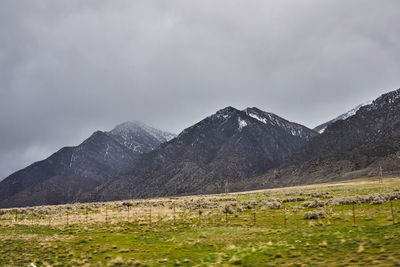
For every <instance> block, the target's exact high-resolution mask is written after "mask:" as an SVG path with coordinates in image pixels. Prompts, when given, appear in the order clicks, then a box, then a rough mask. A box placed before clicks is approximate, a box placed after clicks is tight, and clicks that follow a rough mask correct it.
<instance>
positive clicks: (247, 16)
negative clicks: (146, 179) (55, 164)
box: [0, 0, 400, 179]
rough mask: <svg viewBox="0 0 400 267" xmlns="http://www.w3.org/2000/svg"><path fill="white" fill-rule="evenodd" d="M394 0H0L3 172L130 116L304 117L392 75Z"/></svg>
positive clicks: (173, 122)
mask: <svg viewBox="0 0 400 267" xmlns="http://www.w3.org/2000/svg"><path fill="white" fill-rule="evenodd" d="M399 47H400V1H398V0H379V1H366V0H312V1H311V0H301V1H300V0H292V1H288V0H279V1H275V0H274V1H272V0H271V1H268V0H260V1H254V0H240V1H239V0H226V1H223V0H198V1H197V0H196V1H195V0H181V1H174V0H168V1H165V0H160V1H153V0H143V1H138V0H129V1H123V0H118V1H100V0H87V1H84V0H79V1H75V0H58V1H52V0H47V1H45V0H41V1H40V0H36V1H30V0H29V1H23V0H19V1H16V0H1V1H0V152H1V153H0V179H1V178H4V177H5V176H7V175H9V174H10V173H12V172H13V171H15V170H17V169H20V168H22V167H25V166H26V165H28V164H30V163H32V162H34V161H37V160H41V159H44V158H46V157H47V156H49V155H50V154H51V153H53V152H55V151H56V150H58V149H59V148H61V147H62V146H65V145H77V144H79V143H80V142H81V141H83V140H84V139H85V138H86V137H88V136H89V135H90V134H91V132H93V131H94V130H97V129H100V130H109V129H111V128H112V127H113V126H114V125H116V124H118V123H120V122H123V121H127V120H134V119H135V120H140V121H143V122H145V123H147V124H149V125H152V126H155V127H157V128H160V129H164V130H168V131H171V132H174V133H179V132H180V131H181V130H183V129H184V128H186V127H188V126H190V125H192V124H194V123H196V122H198V121H199V120H201V119H202V118H203V117H205V116H207V115H210V114H212V113H214V112H215V111H216V110H218V109H221V108H223V107H225V106H228V105H231V106H234V107H236V108H240V109H242V108H245V107H248V106H256V107H258V108H260V109H263V110H265V111H271V112H274V113H276V114H277V115H280V116H282V117H284V118H286V119H289V120H291V121H296V122H298V123H301V124H304V125H306V126H309V127H314V126H316V125H317V124H319V123H322V122H325V121H327V120H329V119H331V118H333V117H335V116H337V115H339V114H340V113H343V112H344V111H346V110H349V109H351V108H353V107H354V106H356V105H357V104H359V103H361V102H364V101H367V100H370V99H375V98H376V97H377V96H379V95H380V94H382V93H384V92H387V91H391V90H394V89H397V88H399V87H400V75H399V74H400V49H399Z"/></svg>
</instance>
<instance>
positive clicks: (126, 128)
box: [110, 121, 176, 143]
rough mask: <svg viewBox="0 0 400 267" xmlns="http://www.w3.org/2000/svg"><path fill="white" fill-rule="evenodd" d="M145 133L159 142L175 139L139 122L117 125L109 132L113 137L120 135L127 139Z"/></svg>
mask: <svg viewBox="0 0 400 267" xmlns="http://www.w3.org/2000/svg"><path fill="white" fill-rule="evenodd" d="M143 131H145V132H146V133H147V134H149V135H151V136H153V137H154V138H156V139H157V140H158V141H159V142H161V143H163V142H167V141H169V140H171V139H173V138H175V137H176V135H175V134H172V133H168V132H164V131H161V130H158V129H155V128H153V127H150V126H148V125H146V124H144V123H142V122H139V121H128V122H124V123H121V124H119V125H117V126H116V127H115V128H114V129H112V130H111V131H110V133H111V134H113V135H120V136H122V137H128V136H130V135H132V134H138V133H140V132H143Z"/></svg>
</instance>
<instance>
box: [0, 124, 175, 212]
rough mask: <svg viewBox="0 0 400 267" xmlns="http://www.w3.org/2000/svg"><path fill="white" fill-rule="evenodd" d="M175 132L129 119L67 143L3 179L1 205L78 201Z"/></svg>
mask: <svg viewBox="0 0 400 267" xmlns="http://www.w3.org/2000/svg"><path fill="white" fill-rule="evenodd" d="M173 137H175V135H173V134H171V133H167V132H163V131H160V130H157V129H154V128H151V127H149V126H147V125H145V124H143V123H140V122H126V123H123V124H120V125H118V126H117V127H115V128H114V129H113V130H112V131H110V132H101V131H97V132H95V133H93V134H92V135H91V136H90V137H89V138H88V139H86V140H85V141H84V142H83V143H82V144H80V145H78V146H76V147H64V148H62V149H60V150H59V151H58V152H56V153H54V154H53V155H51V156H50V157H49V158H47V159H45V160H43V161H39V162H36V163H33V164H32V165H30V166H28V167H26V168H25V169H22V170H20V171H17V172H15V173H13V174H11V175H10V176H8V177H7V178H6V179H4V180H3V181H1V182H0V207H11V206H31V205H44V204H59V203H66V202H71V201H75V200H76V199H77V198H78V196H79V195H81V194H83V193H85V192H88V191H91V190H93V189H94V188H95V187H96V186H99V185H100V184H102V183H104V182H106V181H108V180H110V179H111V178H113V177H115V176H116V175H118V174H119V173H120V172H121V171H123V170H125V169H127V168H128V167H130V166H131V165H132V163H133V161H134V160H135V159H136V158H137V157H138V156H139V155H140V154H142V153H146V152H149V151H151V150H153V149H155V148H156V147H158V146H159V145H160V144H161V143H163V142H166V141H168V140H170V139H171V138H173Z"/></svg>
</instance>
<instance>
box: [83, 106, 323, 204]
mask: <svg viewBox="0 0 400 267" xmlns="http://www.w3.org/2000/svg"><path fill="white" fill-rule="evenodd" d="M248 113H251V114H253V115H254V114H256V113H257V114H258V115H259V116H263V117H261V119H262V120H264V121H265V122H271V123H265V122H263V121H260V118H257V119H256V118H254V116H253V117H252V116H249V115H248ZM275 116H276V115H275ZM272 117H273V116H272V115H271V114H269V113H266V112H264V113H261V111H260V110H258V109H254V108H253V109H252V108H248V109H245V110H244V111H241V110H238V109H235V108H233V107H226V108H223V109H221V110H218V111H217V112H216V113H214V114H212V115H210V116H208V117H206V118H205V119H203V120H201V121H200V122H198V123H196V124H194V125H192V126H190V127H188V128H186V129H185V130H183V131H182V132H181V133H180V134H179V135H178V136H177V137H176V138H174V139H172V140H171V141H169V142H166V143H163V144H162V145H160V147H159V148H157V149H156V150H154V151H152V152H150V153H146V154H143V155H141V156H140V157H139V159H138V160H137V161H136V164H135V166H134V168H133V169H132V171H131V172H127V173H124V174H123V175H121V176H119V177H117V178H114V179H113V180H111V181H109V182H107V183H105V184H104V185H101V186H100V187H98V188H96V190H95V191H94V192H93V193H92V194H91V195H90V196H87V198H86V199H85V200H89V201H93V200H112V199H121V198H132V197H152V196H163V195H174V194H180V195H184V194H192V193H195V194H203V193H215V192H220V191H221V190H222V188H223V184H224V183H225V182H226V181H225V180H227V179H228V180H230V182H235V183H242V184H244V183H245V180H246V179H247V178H248V177H250V176H256V175H258V174H261V173H263V172H265V171H266V170H268V169H270V168H272V167H274V166H276V165H278V164H279V163H281V162H283V161H284V160H285V159H286V158H287V157H288V156H289V155H290V154H291V153H292V152H293V151H295V150H296V149H298V148H299V147H300V146H302V145H304V144H305V143H306V142H307V140H309V139H311V138H312V137H313V136H315V135H317V133H316V132H314V131H313V130H311V129H308V128H307V127H305V126H301V125H299V124H294V123H290V122H288V121H287V120H284V119H282V118H280V117H279V118H280V122H282V123H280V124H278V123H276V121H273V120H272V119H271V118H272ZM275 119H278V116H276V118H275ZM272 122H275V123H272ZM283 122H284V123H285V124H283ZM288 125H290V126H291V127H282V126H288ZM293 129H297V130H298V132H296V131H293ZM301 133H302V134H301ZM117 192H118V193H117Z"/></svg>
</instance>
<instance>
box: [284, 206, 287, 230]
mask: <svg viewBox="0 0 400 267" xmlns="http://www.w3.org/2000/svg"><path fill="white" fill-rule="evenodd" d="M283 222H284V225H285V226H286V223H287V217H286V206H285V205H283Z"/></svg>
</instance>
